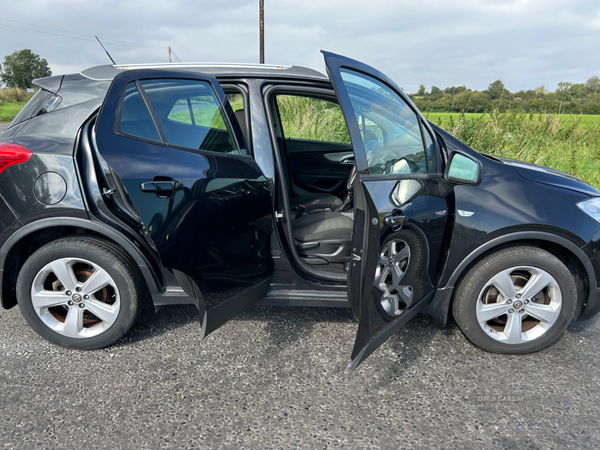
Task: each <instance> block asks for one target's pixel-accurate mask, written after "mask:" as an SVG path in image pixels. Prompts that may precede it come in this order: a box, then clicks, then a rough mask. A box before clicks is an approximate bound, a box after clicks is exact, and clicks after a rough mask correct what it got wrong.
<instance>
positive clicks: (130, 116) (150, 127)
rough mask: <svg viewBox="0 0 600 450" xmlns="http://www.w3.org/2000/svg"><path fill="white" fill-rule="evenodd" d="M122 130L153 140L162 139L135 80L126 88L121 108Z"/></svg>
mask: <svg viewBox="0 0 600 450" xmlns="http://www.w3.org/2000/svg"><path fill="white" fill-rule="evenodd" d="M121 131H122V132H123V133H127V134H130V135H132V136H137V137H141V138H144V139H149V140H151V141H160V138H159V137H158V132H157V131H156V127H155V126H154V122H152V116H150V113H149V112H148V108H146V104H145V103H144V100H143V99H142V96H141V95H140V91H138V88H137V86H136V85H135V82H133V81H131V82H129V83H128V84H127V87H126V88H125V97H124V99H123V109H122V110H121Z"/></svg>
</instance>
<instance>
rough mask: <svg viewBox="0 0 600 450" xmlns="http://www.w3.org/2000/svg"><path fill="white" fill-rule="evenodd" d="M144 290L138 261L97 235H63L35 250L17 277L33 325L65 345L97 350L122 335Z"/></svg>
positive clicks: (24, 311)
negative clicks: (67, 236)
mask: <svg viewBox="0 0 600 450" xmlns="http://www.w3.org/2000/svg"><path fill="white" fill-rule="evenodd" d="M145 293H146V289H145V284H144V281H143V279H142V277H141V274H140V273H139V271H138V270H137V267H136V266H135V263H134V262H133V261H132V260H131V258H129V257H128V255H126V254H125V253H124V252H123V251H121V250H120V249H119V248H118V247H117V246H115V245H113V244H111V243H107V242H104V241H102V240H99V239H97V238H94V237H87V236H85V237H70V238H63V239H59V240H56V241H53V242H50V243H49V244H46V245H44V246H43V247H41V248H40V249H38V250H37V251H36V252H35V253H33V254H32V255H31V256H30V257H29V258H28V259H27V261H25V264H24V265H23V267H22V268H21V270H20V272H19V275H18V278H17V300H18V304H19V308H20V309H21V313H22V314H23V316H24V317H25V319H26V320H27V322H28V323H29V325H30V326H31V327H32V328H33V329H34V331H36V332H37V333H38V334H39V335H40V336H41V337H43V338H44V339H46V340H48V341H50V342H52V343H54V344H56V345H59V346H61V347H66V348H74V349H80V350H93V349H99V348H103V347H107V346H109V345H111V344H113V343H115V342H116V341H118V340H119V339H120V338H121V337H123V336H124V335H125V334H126V333H127V332H128V331H129V329H130V328H131V326H132V325H133V324H134V322H135V320H136V317H137V315H138V311H139V309H140V304H141V302H142V299H143V297H144V294H145Z"/></svg>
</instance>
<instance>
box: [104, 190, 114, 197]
mask: <svg viewBox="0 0 600 450" xmlns="http://www.w3.org/2000/svg"><path fill="white" fill-rule="evenodd" d="M115 191H116V189H106V188H102V195H104V196H105V197H106V198H109V197H110V196H111V195H113V194H114V193H115Z"/></svg>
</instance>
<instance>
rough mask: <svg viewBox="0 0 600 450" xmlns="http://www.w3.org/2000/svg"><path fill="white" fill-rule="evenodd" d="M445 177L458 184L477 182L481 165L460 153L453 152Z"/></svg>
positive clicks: (479, 178)
mask: <svg viewBox="0 0 600 450" xmlns="http://www.w3.org/2000/svg"><path fill="white" fill-rule="evenodd" d="M446 179H447V180H448V181H450V182H453V183H458V184H479V182H480V181H481V165H480V164H479V162H478V161H475V160H473V159H471V158H469V157H468V156H466V155H463V154H462V153H454V155H452V159H451V160H450V164H448V169H447V170H446Z"/></svg>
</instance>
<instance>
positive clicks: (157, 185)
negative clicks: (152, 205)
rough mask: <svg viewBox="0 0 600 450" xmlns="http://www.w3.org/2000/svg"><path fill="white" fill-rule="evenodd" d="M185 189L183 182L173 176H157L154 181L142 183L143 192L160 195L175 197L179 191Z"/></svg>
mask: <svg viewBox="0 0 600 450" xmlns="http://www.w3.org/2000/svg"><path fill="white" fill-rule="evenodd" d="M182 189H183V184H182V183H180V182H179V181H177V180H174V179H173V178H171V177H162V176H156V177H154V178H153V179H152V181H145V182H143V183H142V184H140V190H141V191H142V192H154V193H155V194H156V195H157V196H158V197H161V198H169V197H173V196H174V195H175V193H176V192H177V191H180V190H182Z"/></svg>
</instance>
